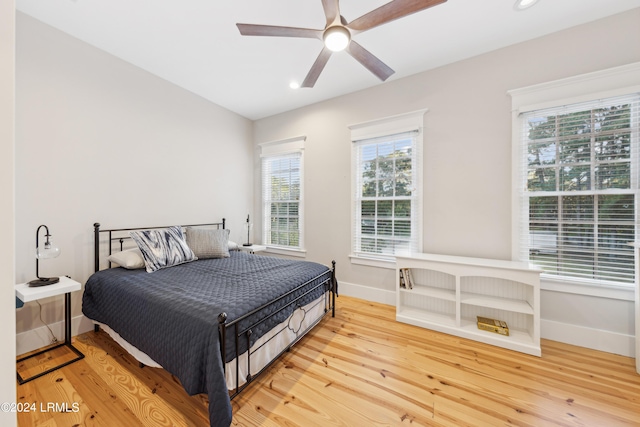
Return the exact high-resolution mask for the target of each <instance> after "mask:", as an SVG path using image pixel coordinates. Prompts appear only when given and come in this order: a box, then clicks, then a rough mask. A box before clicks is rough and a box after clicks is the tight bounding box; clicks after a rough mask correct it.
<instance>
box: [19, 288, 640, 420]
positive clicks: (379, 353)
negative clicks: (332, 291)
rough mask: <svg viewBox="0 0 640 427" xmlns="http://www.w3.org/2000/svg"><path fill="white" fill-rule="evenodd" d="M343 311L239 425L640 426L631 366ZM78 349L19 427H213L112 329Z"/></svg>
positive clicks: (302, 348) (35, 392) (40, 382)
mask: <svg viewBox="0 0 640 427" xmlns="http://www.w3.org/2000/svg"><path fill="white" fill-rule="evenodd" d="M337 304H338V308H337V312H336V317H335V318H326V319H325V320H324V321H323V322H322V323H321V324H320V325H319V326H318V327H316V328H315V329H314V330H313V331H312V332H311V333H310V334H309V335H308V336H307V337H306V338H304V339H303V340H302V341H301V342H300V343H298V344H297V345H296V347H295V348H294V349H293V350H292V351H291V352H290V353H287V354H285V355H284V356H283V357H281V359H280V360H279V361H278V362H276V363H275V364H274V365H273V366H272V368H271V369H270V370H269V372H267V373H266V374H265V375H264V376H263V377H262V379H261V380H260V381H259V382H258V383H254V384H253V385H252V386H251V387H250V388H248V389H247V390H245V392H244V393H243V394H242V395H240V396H239V397H237V398H236V399H234V400H233V402H232V403H233V412H234V418H233V425H237V426H289V427H291V426H304V427H307V426H395V425H416V426H417V425H420V426H423V425H424V426H456V427H459V426H473V427H476V426H492V427H493V426H511V425H513V426H536V427H538V426H598V427H614V426H640V375H637V374H636V373H635V368H634V360H633V359H631V358H628V357H622V356H616V355H613V354H609V353H604V352H598V351H593V350H587V349H584V348H579V347H574V346H570V345H566V344H561V343H557V342H553V341H546V340H543V342H542V357H541V358H538V357H534V356H528V355H525V354H520V353H517V352H513V351H509V350H503V349H500V348H497V347H492V346H489V345H484V344H480V343H477V342H474V341H468V340H465V339H461V338H457V337H453V336H449V335H445V334H441V333H437V332H433V331H429V330H426V329H422V328H418V327H413V326H410V325H405V324H402V323H398V322H396V321H395V310H394V307H390V306H386V305H381V304H376V303H370V302H366V301H363V300H359V299H355V298H349V297H344V296H341V297H340V298H338V300H337ZM488 333H489V332H488ZM74 344H75V345H76V346H77V347H78V348H79V349H80V350H81V351H82V352H83V353H84V354H85V355H86V357H85V359H83V360H81V361H79V362H76V363H74V364H72V365H69V366H67V367H65V368H62V369H60V370H58V371H56V372H53V373H51V374H49V375H46V376H44V377H42V378H39V379H37V380H34V381H32V382H29V383H27V384H24V385H21V386H17V396H18V402H19V403H21V404H29V405H31V406H32V407H35V409H36V411H34V412H22V413H19V414H18V425H19V426H24V427H26V426H47V427H54V426H106V427H114V426H127V427H130V426H154V427H155V426H206V425H208V412H207V401H206V396H205V395H198V396H188V395H187V394H186V393H185V392H184V390H183V389H182V387H181V385H180V383H179V382H178V380H177V379H176V378H174V377H172V376H171V375H170V374H168V373H167V372H166V371H164V370H162V369H154V368H148V367H145V368H140V367H138V364H137V362H136V361H135V360H134V359H133V358H131V356H129V355H128V354H126V353H125V352H124V350H122V349H121V348H120V347H119V346H118V345H117V344H115V343H114V342H113V341H112V340H111V339H110V338H109V337H108V336H107V335H106V334H105V333H104V332H99V333H94V332H88V333H86V334H83V335H80V336H78V337H76V338H75V339H74ZM60 357H63V356H58V355H54V354H47V355H45V356H43V357H42V358H40V360H39V361H38V362H39V364H38V365H37V366H22V367H21V369H26V370H32V371H33V370H34V369H35V370H37V369H42V366H46V365H47V363H55V362H56V359H58V358H60ZM21 373H22V370H21ZM42 405H44V406H42ZM65 407H66V408H67V409H68V411H66V412H65V411H63V409H64V408H65Z"/></svg>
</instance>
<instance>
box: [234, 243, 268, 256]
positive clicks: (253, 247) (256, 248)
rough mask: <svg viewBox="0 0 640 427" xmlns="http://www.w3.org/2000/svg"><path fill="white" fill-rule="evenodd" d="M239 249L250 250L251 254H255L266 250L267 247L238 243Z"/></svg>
mask: <svg viewBox="0 0 640 427" xmlns="http://www.w3.org/2000/svg"><path fill="white" fill-rule="evenodd" d="M238 249H240V250H241V251H244V252H249V253H250V254H253V253H256V252H262V251H266V250H267V247H266V246H262V245H251V246H242V245H238Z"/></svg>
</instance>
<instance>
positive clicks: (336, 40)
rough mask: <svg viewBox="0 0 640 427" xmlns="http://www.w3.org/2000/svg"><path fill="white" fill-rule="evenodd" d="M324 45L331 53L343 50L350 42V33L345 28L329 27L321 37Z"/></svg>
mask: <svg viewBox="0 0 640 427" xmlns="http://www.w3.org/2000/svg"><path fill="white" fill-rule="evenodd" d="M322 39H323V41H324V45H325V46H326V47H327V49H329V50H331V51H333V52H340V51H341V50H344V49H345V48H346V47H347V45H348V44H349V42H350V41H351V33H349V30H347V29H346V28H345V27H342V26H340V25H336V26H334V27H329V28H327V29H326V30H325V32H324V34H323V35H322Z"/></svg>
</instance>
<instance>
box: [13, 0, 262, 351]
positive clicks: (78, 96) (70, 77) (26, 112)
mask: <svg viewBox="0 0 640 427" xmlns="http://www.w3.org/2000/svg"><path fill="white" fill-rule="evenodd" d="M16 38H17V40H16V43H17V52H16V55H17V57H16V67H17V77H16V80H17V81H16V93H17V95H16V142H17V144H16V172H15V176H16V222H15V223H16V245H15V247H16V280H17V281H18V282H25V281H28V280H31V279H33V278H35V258H34V253H35V252H34V251H35V232H36V228H37V227H38V225H40V224H46V225H47V226H48V227H49V230H50V232H51V234H52V236H53V241H54V243H55V244H56V245H57V246H59V247H60V248H61V250H62V253H61V255H60V257H58V258H56V259H52V260H44V261H41V262H40V272H41V275H45V276H46V275H54V276H59V275H67V274H68V275H70V276H71V277H72V278H73V279H75V280H77V281H79V282H81V283H84V282H85V281H86V279H87V278H88V276H89V275H90V274H91V273H92V271H93V270H92V269H93V258H92V252H93V246H92V242H93V234H92V232H93V228H92V225H93V223H94V222H100V223H101V224H102V226H103V228H117V227H127V226H153V225H172V224H193V223H202V222H213V221H217V220H220V219H221V218H222V217H225V218H226V219H227V225H228V228H230V229H231V237H232V239H235V240H242V238H243V237H242V236H243V231H242V225H243V220H244V219H245V218H246V215H247V213H248V212H250V211H251V209H252V202H253V201H252V194H253V193H252V192H253V187H252V169H253V158H252V153H253V145H252V139H253V138H252V132H253V131H252V123H251V121H249V120H248V119H246V118H243V117H241V116H239V115H237V114H235V113H232V112H230V111H228V110H225V109H223V108H221V107H219V106H217V105H214V104H212V103H211V102H209V101H206V100H205V99H203V98H201V97H198V96H196V95H194V94H192V93H190V92H187V91H185V90H183V89H180V88H178V87H177V86H174V85H172V84H170V83H168V82H166V81H164V80H162V79H159V78H157V77H155V76H153V75H151V74H149V73H147V72H145V71H143V70H141V69H139V68H136V67H134V66H133V65H131V64H129V63H127V62H124V61H122V60H120V59H117V58H115V57H113V56H111V55H109V54H107V53H105V52H103V51H101V50H98V49H96V48H94V47H91V46H89V45H88V44H85V43H83V42H81V41H79V40H77V39H74V38H72V37H70V36H68V35H66V34H64V33H62V32H60V31H58V30H56V29H53V28H52V27H49V26H47V25H45V24H43V23H41V22H39V21H37V20H35V19H33V18H31V17H29V16H27V15H24V14H22V13H17V35H16ZM81 296H82V295H81V293H79V292H78V293H76V294H74V295H73V296H72V304H73V315H74V317H78V316H80V314H81ZM46 302H47V303H46V304H45V305H44V311H43V319H44V320H45V322H47V323H52V322H53V323H55V322H60V321H61V320H62V315H63V313H62V311H63V310H62V307H63V303H62V298H59V299H53V300H51V301H46ZM17 318H18V320H17V329H18V332H19V333H20V332H24V331H31V330H33V329H37V328H41V327H42V323H41V322H40V321H39V319H38V306H37V304H35V303H30V304H27V305H26V306H25V307H24V308H22V309H20V310H19V311H18V316H17ZM74 329H75V327H74ZM40 330H41V331H44V330H42V329H40ZM74 333H75V330H74ZM40 335H42V339H43V340H47V339H48V337H47V334H46V332H43V333H41V334H40ZM23 338H24V337H23V336H22V335H19V337H18V341H19V342H18V351H19V352H20V350H25V348H24V346H21V345H20V342H21V340H22V339H23ZM58 338H60V337H58ZM24 339H26V338H24ZM27 347H33V345H29V346H27Z"/></svg>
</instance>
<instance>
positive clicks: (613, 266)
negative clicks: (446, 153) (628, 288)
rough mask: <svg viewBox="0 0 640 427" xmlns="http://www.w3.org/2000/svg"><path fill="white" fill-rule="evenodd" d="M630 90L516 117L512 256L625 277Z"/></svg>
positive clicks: (634, 189) (631, 224)
mask: <svg viewBox="0 0 640 427" xmlns="http://www.w3.org/2000/svg"><path fill="white" fill-rule="evenodd" d="M639 111H640V96H639V95H638V94H637V93H634V94H630V95H625V96H617V97H612V98H607V99H599V100H594V101H589V102H581V103H577V104H572V105H563V106H560V107H553V108H545V109H540V110H536V111H529V112H526V113H523V114H521V115H520V121H521V122H520V123H521V130H522V133H521V136H520V139H521V148H520V152H521V153H522V155H521V159H520V161H521V164H520V165H519V170H521V171H522V174H521V176H520V179H521V182H520V185H521V186H522V187H521V188H522V193H521V194H520V203H521V207H520V208H521V210H520V212H521V221H522V223H521V226H520V227H519V229H520V233H519V234H520V236H519V248H520V256H519V257H520V258H521V259H529V260H530V261H531V262H532V263H533V264H536V265H538V266H539V267H541V268H542V269H543V270H544V272H545V274H547V275H552V276H559V277H568V278H575V279H581V280H587V281H589V280H593V281H598V282H616V283H629V284H630V283H633V282H634V251H633V248H632V247H630V246H629V245H628V242H632V241H634V240H635V239H636V230H637V228H638V225H639V224H640V223H639V217H640V215H639V206H638V205H639V203H640V200H639V197H638V166H639V164H638V156H639V150H638V149H639V138H640V125H639V123H640V113H639Z"/></svg>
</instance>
